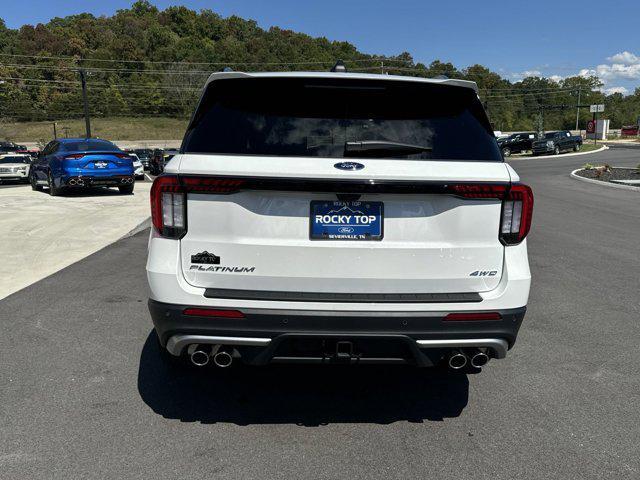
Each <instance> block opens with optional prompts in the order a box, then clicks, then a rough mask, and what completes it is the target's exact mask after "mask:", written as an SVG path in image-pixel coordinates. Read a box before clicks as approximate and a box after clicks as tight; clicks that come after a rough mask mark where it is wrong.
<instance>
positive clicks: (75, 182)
mask: <svg viewBox="0 0 640 480" xmlns="http://www.w3.org/2000/svg"><path fill="white" fill-rule="evenodd" d="M77 184H78V181H77V180H76V179H75V178H71V179H69V185H77Z"/></svg>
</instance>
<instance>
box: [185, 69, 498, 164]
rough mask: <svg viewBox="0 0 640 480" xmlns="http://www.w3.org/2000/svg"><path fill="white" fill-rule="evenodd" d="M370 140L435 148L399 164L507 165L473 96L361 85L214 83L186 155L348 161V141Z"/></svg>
mask: <svg viewBox="0 0 640 480" xmlns="http://www.w3.org/2000/svg"><path fill="white" fill-rule="evenodd" d="M366 140H376V141H387V142H400V143H405V144H411V145H420V146H425V147H428V148H430V149H431V150H430V151H426V152H420V153H412V154H409V155H407V154H398V153H397V152H396V153H393V154H392V153H389V154H388V155H385V156H388V157H394V158H411V159H452V160H493V161H502V156H501V155H500V151H499V150H498V148H497V143H496V140H495V137H494V136H493V131H492V130H491V127H490V125H489V122H488V120H487V117H486V114H485V112H484V110H483V108H482V106H481V104H480V101H479V100H478V97H477V95H476V93H475V92H474V91H473V90H471V89H468V88H462V87H454V86H446V85H437V84H428V83H422V84H418V83H415V82H399V81H359V80H355V79H344V80H343V79H330V80H329V79H327V80H325V79H304V78H302V79H299V78H295V79H293V78H290V79H289V78H278V79H271V78H242V79H224V80H218V81H214V82H212V83H211V84H210V86H209V88H208V90H207V92H206V94H205V96H204V98H203V100H202V102H201V104H200V106H199V107H198V111H197V112H196V114H195V116H194V118H193V120H192V123H191V125H190V126H189V129H188V130H187V133H186V136H185V139H184V142H183V150H184V151H185V152H192V153H219V154H239V155H277V156H305V157H309V156H312V157H313V156H317V157H335V158H341V157H344V156H345V142H356V141H366ZM351 156H353V155H351ZM362 156H366V155H364V154H363V155H362Z"/></svg>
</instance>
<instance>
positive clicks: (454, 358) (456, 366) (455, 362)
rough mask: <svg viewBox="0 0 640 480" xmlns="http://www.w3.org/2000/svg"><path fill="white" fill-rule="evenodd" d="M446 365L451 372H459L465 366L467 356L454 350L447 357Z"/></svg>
mask: <svg viewBox="0 0 640 480" xmlns="http://www.w3.org/2000/svg"><path fill="white" fill-rule="evenodd" d="M448 363H449V368H451V369H452V370H460V369H461V368H464V367H465V366H466V365H467V356H466V355H465V354H464V353H462V352H460V351H458V350H454V351H453V352H451V354H450V355H449V361H448Z"/></svg>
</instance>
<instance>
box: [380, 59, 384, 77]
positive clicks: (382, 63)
mask: <svg viewBox="0 0 640 480" xmlns="http://www.w3.org/2000/svg"><path fill="white" fill-rule="evenodd" d="M380 74H381V75H384V61H382V62H380Z"/></svg>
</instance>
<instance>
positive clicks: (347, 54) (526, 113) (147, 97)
mask: <svg viewBox="0 0 640 480" xmlns="http://www.w3.org/2000/svg"><path fill="white" fill-rule="evenodd" d="M1 54H8V55H1ZM45 57H49V58H45ZM337 59H342V60H344V61H345V63H346V64H347V67H348V69H349V70H350V71H361V72H370V73H380V72H384V73H390V74H398V75H407V76H421V77H436V76H441V75H445V76H447V77H449V78H461V79H467V80H472V81H475V82H476V83H477V84H478V88H479V90H480V97H481V99H482V101H483V102H484V103H485V106H486V108H487V111H488V114H489V117H490V120H491V122H492V124H493V127H494V129H496V130H503V131H517V130H523V131H527V130H536V129H537V128H538V126H539V124H540V121H541V120H543V125H544V127H545V129H547V130H550V129H561V128H562V129H569V128H574V127H575V120H576V108H575V105H576V104H577V103H578V98H577V92H578V90H580V92H581V95H580V103H581V104H585V105H587V104H592V103H603V102H604V103H605V104H606V111H607V113H606V115H607V116H608V117H609V118H610V119H611V124H612V127H614V128H615V127H620V126H622V125H624V124H632V123H635V121H636V118H637V116H638V115H640V89H637V90H636V92H635V93H634V94H633V95H629V96H626V97H624V96H622V95H620V94H614V95H609V96H605V95H604V94H603V93H601V92H600V87H601V86H602V85H601V83H600V82H599V80H598V79H597V78H594V77H591V78H583V77H572V78H566V79H563V80H561V81H559V82H555V81H552V80H550V79H546V78H537V77H530V78H525V79H523V80H522V81H519V82H515V83H512V82H510V81H508V80H506V79H504V78H502V77H501V76H500V75H499V74H497V73H495V72H492V71H491V70H489V69H487V68H486V67H484V66H482V65H472V66H469V67H467V68H465V69H458V68H457V67H456V66H455V65H453V64H451V63H444V62H441V61H440V60H434V61H433V62H431V63H430V64H428V65H425V64H423V63H419V62H418V63H416V62H415V61H414V59H413V58H412V56H411V55H410V54H409V53H407V52H402V53H400V54H398V55H396V56H393V57H385V58H382V57H379V56H376V55H369V54H365V53H362V52H359V51H358V49H357V48H356V47H355V46H354V45H352V44H350V43H348V42H340V41H330V40H328V39H326V38H324V37H319V38H313V37H310V36H309V35H306V34H304V33H298V32H293V31H290V30H285V29H281V28H278V27H271V28H269V29H268V30H264V29H262V28H260V27H259V26H258V24H257V23H256V22H255V21H253V20H246V19H243V18H240V17H237V16H231V17H228V18H223V17H221V16H220V15H218V14H217V13H215V12H213V11H212V10H208V9H204V10H200V11H199V12H196V11H193V10H190V9H189V8H186V7H183V6H172V7H169V8H166V9H165V10H159V9H158V8H157V7H155V6H154V5H152V4H151V3H150V2H149V1H147V0H137V1H135V2H134V3H133V4H132V5H131V7H130V8H128V9H122V10H118V11H117V12H116V14H115V15H113V16H111V17H95V16H93V15H91V14H88V13H84V14H79V15H72V16H68V17H64V18H54V19H52V20H51V21H50V22H48V23H46V24H38V25H36V26H33V25H24V26H23V27H21V28H20V29H16V30H13V29H8V28H6V26H5V24H4V22H3V21H2V20H1V19H0V79H5V80H4V83H2V84H0V117H1V118H3V119H4V120H5V121H8V120H18V121H27V120H29V121H37V120H41V121H42V120H49V119H72V118H79V117H81V116H82V95H81V90H80V82H79V75H78V72H77V69H78V68H80V67H81V68H83V69H85V70H86V71H88V72H89V75H88V80H87V82H88V92H89V104H90V111H91V114H92V115H93V116H98V117H100V116H109V117H117V116H119V115H122V116H125V115H127V116H133V117H136V116H139V117H143V116H145V117H152V116H163V117H167V116H169V117H176V118H187V117H188V116H189V115H190V113H191V111H192V109H193V106H194V104H195V102H196V101H197V99H198V96H199V90H200V89H201V87H202V85H203V84H204V82H205V81H206V78H207V76H208V75H209V74H210V73H211V72H213V71H219V70H222V68H223V67H224V66H231V67H232V68H233V69H234V70H245V71H256V70H262V71H265V70H267V71H283V70H328V69H329V68H330V67H331V66H332V64H333V63H334V62H335V61H336V60H337ZM550 105H555V106H557V105H564V106H565V108H561V109H548V108H547V107H548V106H550ZM590 118H591V116H590V114H589V112H588V109H582V110H581V112H580V114H579V122H580V127H581V128H583V129H584V128H585V126H586V122H587V121H588V120H589V119H590Z"/></svg>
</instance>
